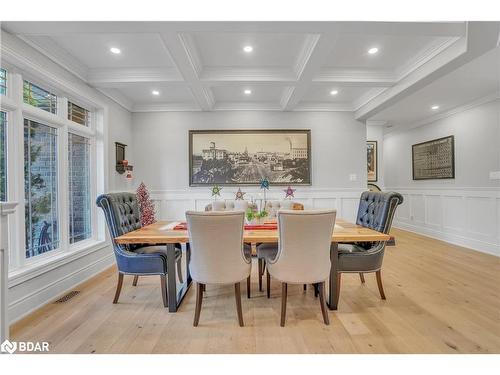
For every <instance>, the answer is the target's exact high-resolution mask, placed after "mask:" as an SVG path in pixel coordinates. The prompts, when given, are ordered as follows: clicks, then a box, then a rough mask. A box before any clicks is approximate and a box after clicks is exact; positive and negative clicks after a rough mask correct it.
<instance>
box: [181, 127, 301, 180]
mask: <svg viewBox="0 0 500 375" xmlns="http://www.w3.org/2000/svg"><path fill="white" fill-rule="evenodd" d="M262 179H267V180H268V181H269V183H270V184H271V185H290V184H293V185H310V184H311V131H310V130H281V129H279V130H278V129H276V130H190V131H189V185H190V186H197V185H198V186H199V185H213V184H219V185H259V184H260V181H261V180H262Z"/></svg>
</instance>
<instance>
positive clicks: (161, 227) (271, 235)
mask: <svg viewBox="0 0 500 375" xmlns="http://www.w3.org/2000/svg"><path fill="white" fill-rule="evenodd" d="M175 223H179V222H173V221H158V222H156V223H154V224H151V225H147V226H145V227H142V228H140V229H137V230H135V231H132V232H129V233H126V234H124V235H122V236H119V237H117V238H115V239H114V240H115V241H116V243H118V244H148V245H165V246H166V249H167V269H168V273H167V287H168V309H169V312H176V311H177V309H178V308H179V306H180V304H181V303H182V300H183V298H184V296H185V295H186V293H187V291H188V289H189V287H190V285H191V282H192V279H191V275H190V272H189V260H190V249H189V245H188V246H186V274H187V275H186V280H185V281H184V282H183V283H182V285H181V286H180V288H179V290H177V277H176V273H175V269H176V267H175V262H176V256H175V244H176V243H184V244H189V234H188V231H187V230H179V229H174V225H175ZM390 238H391V237H390V236H389V235H388V234H384V233H380V232H377V231H375V230H373V229H370V228H366V227H363V226H360V225H356V224H354V223H350V222H348V221H345V220H342V219H337V220H336V223H335V229H334V231H333V235H332V243H331V246H330V261H331V269H330V278H329V282H328V285H329V288H328V299H327V303H328V307H329V308H330V310H336V309H337V305H336V302H335V301H336V298H335V296H336V293H337V287H338V285H337V259H338V244H339V243H354V242H379V241H383V242H385V241H388V240H389V239H390ZM243 241H244V242H245V243H249V244H257V243H277V242H278V230H277V229H253V230H244V232H243ZM306 250H307V249H304V251H306Z"/></svg>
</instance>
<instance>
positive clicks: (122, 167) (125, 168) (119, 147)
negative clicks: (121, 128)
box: [115, 142, 134, 179]
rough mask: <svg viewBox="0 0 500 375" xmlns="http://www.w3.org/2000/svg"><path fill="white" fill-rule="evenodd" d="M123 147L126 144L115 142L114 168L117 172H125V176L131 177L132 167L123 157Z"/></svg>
mask: <svg viewBox="0 0 500 375" xmlns="http://www.w3.org/2000/svg"><path fill="white" fill-rule="evenodd" d="M125 147H127V145H126V144H124V143H120V142H115V154H116V166H115V169H116V171H117V172H118V173H120V174H123V173H125V172H126V173H125V178H127V179H132V171H133V170H134V167H133V166H131V165H129V164H128V160H127V159H126V158H125Z"/></svg>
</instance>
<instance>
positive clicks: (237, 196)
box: [236, 188, 246, 201]
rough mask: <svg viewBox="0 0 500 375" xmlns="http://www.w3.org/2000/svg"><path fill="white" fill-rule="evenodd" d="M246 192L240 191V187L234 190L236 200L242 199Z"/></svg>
mask: <svg viewBox="0 0 500 375" xmlns="http://www.w3.org/2000/svg"><path fill="white" fill-rule="evenodd" d="M245 194H246V193H244V192H242V191H241V188H239V189H238V191H237V192H236V200H237V201H238V200H244V199H245V198H244V197H243V196H244V195H245Z"/></svg>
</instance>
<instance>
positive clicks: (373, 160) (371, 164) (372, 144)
mask: <svg viewBox="0 0 500 375" xmlns="http://www.w3.org/2000/svg"><path fill="white" fill-rule="evenodd" d="M366 162H367V166H368V182H377V176H378V154H377V141H366Z"/></svg>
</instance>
